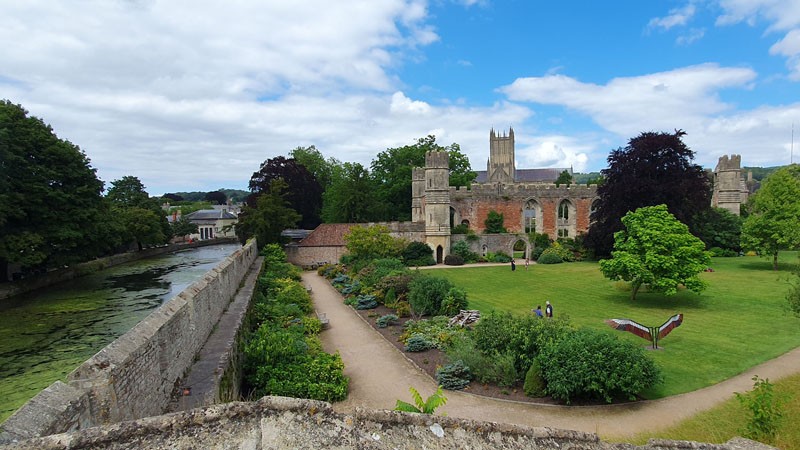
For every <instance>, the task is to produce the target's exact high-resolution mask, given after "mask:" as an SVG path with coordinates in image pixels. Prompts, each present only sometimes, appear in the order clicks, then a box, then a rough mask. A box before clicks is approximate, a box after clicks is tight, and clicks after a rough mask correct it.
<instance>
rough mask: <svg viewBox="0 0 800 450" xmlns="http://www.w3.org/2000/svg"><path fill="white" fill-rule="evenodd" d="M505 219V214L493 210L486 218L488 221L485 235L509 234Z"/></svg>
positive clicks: (486, 221) (485, 222)
mask: <svg viewBox="0 0 800 450" xmlns="http://www.w3.org/2000/svg"><path fill="white" fill-rule="evenodd" d="M504 222H505V218H504V217H503V214H501V213H499V212H497V211H495V210H491V211H489V214H488V215H487V216H486V220H485V221H484V223H483V224H484V226H485V227H486V229H485V230H484V232H485V233H508V230H506V227H505V224H504Z"/></svg>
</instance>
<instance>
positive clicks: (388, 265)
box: [358, 258, 408, 287]
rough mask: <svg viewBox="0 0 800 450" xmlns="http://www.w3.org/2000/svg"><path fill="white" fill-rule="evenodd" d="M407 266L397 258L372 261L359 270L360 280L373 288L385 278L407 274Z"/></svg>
mask: <svg viewBox="0 0 800 450" xmlns="http://www.w3.org/2000/svg"><path fill="white" fill-rule="evenodd" d="M407 271H408V269H407V268H406V266H405V265H404V264H403V263H402V262H401V261H400V260H399V259H396V258H383V259H375V260H372V261H371V262H370V263H369V264H368V265H367V266H366V267H364V268H363V269H361V270H359V272H358V279H359V281H361V282H362V283H363V284H364V285H365V286H368V287H373V286H375V285H377V284H378V282H380V281H381V279H383V278H384V277H387V276H390V275H400V274H403V273H405V272H407Z"/></svg>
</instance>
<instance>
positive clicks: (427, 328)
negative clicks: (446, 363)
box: [399, 316, 463, 349]
mask: <svg viewBox="0 0 800 450" xmlns="http://www.w3.org/2000/svg"><path fill="white" fill-rule="evenodd" d="M449 322H450V319H449V318H448V317H446V316H435V317H431V318H430V319H423V320H407V321H406V323H405V324H403V330H404V331H403V334H402V335H400V338H399V339H400V340H401V341H403V342H408V339H409V337H410V336H414V335H421V336H425V338H426V339H427V340H428V341H430V342H431V343H432V344H433V345H434V347H436V348H440V349H444V348H446V347H447V346H448V345H450V342H451V341H452V340H453V337H454V336H456V335H458V334H460V333H462V332H463V329H461V328H458V327H451V326H450V325H449Z"/></svg>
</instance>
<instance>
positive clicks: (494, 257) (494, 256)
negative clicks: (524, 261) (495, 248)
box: [486, 252, 511, 263]
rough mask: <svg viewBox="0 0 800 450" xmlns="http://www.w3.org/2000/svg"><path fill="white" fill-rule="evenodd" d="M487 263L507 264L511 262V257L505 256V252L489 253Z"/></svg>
mask: <svg viewBox="0 0 800 450" xmlns="http://www.w3.org/2000/svg"><path fill="white" fill-rule="evenodd" d="M486 261H487V262H496V263H507V262H511V257H510V256H508V255H507V254H505V253H504V252H495V253H492V252H488V253H487V254H486Z"/></svg>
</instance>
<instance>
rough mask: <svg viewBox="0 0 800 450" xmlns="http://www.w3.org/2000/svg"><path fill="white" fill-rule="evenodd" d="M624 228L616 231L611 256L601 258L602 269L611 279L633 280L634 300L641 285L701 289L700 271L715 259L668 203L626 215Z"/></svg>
mask: <svg viewBox="0 0 800 450" xmlns="http://www.w3.org/2000/svg"><path fill="white" fill-rule="evenodd" d="M622 224H623V225H624V226H625V229H624V230H621V231H618V232H617V233H615V234H614V251H613V252H611V257H612V258H611V259H604V260H601V261H600V270H601V271H602V272H603V275H604V276H605V277H606V278H608V279H610V280H623V281H627V282H630V283H631V300H635V299H636V294H637V293H638V292H639V288H641V287H642V286H643V285H647V286H648V287H649V289H650V290H651V291H655V292H663V293H664V294H666V295H674V294H675V293H677V291H678V285H679V284H683V285H684V286H686V288H687V289H690V290H692V291H694V292H700V291H702V290H703V289H705V283H704V282H703V281H702V280H701V279H700V278H699V276H698V274H699V273H700V272H702V271H704V270H705V269H706V268H707V267H708V264H709V263H710V262H711V258H710V257H709V256H708V254H707V253H706V252H705V245H703V241H701V240H700V239H698V238H696V237H694V236H692V234H691V233H689V228H688V227H687V226H686V225H684V224H683V223H681V222H680V221H679V220H678V219H677V218H675V216H673V215H672V214H670V212H669V210H668V209H667V206H666V205H658V206H648V207H643V208H639V209H637V210H636V211H634V212H630V213H628V214H626V215H625V217H623V218H622Z"/></svg>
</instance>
